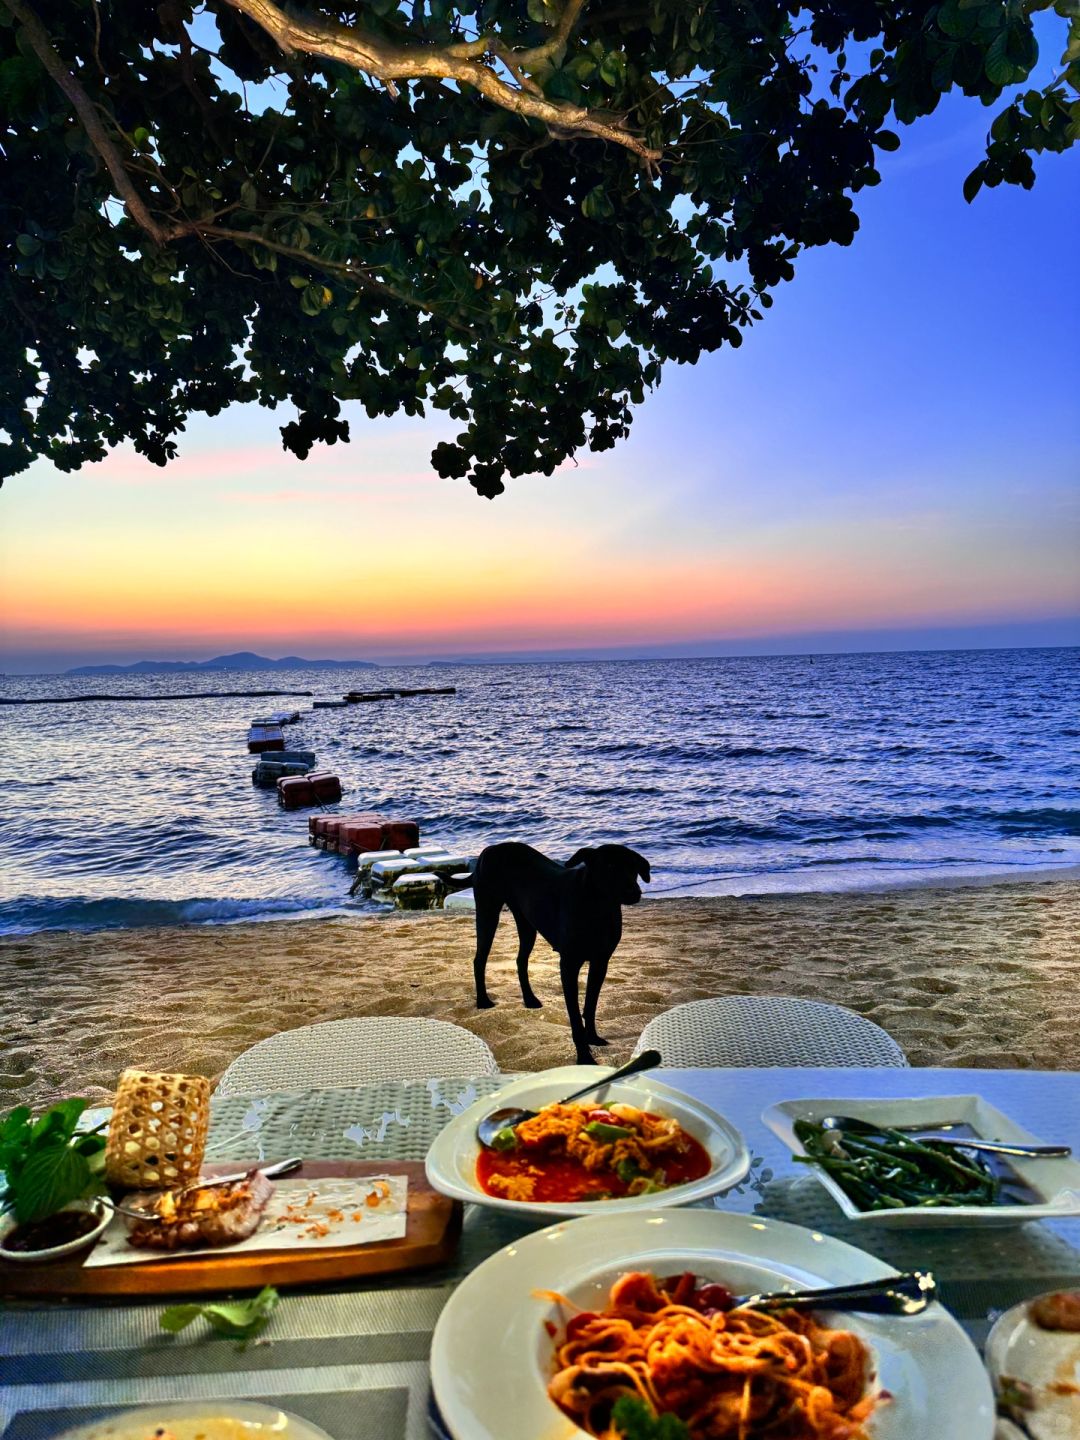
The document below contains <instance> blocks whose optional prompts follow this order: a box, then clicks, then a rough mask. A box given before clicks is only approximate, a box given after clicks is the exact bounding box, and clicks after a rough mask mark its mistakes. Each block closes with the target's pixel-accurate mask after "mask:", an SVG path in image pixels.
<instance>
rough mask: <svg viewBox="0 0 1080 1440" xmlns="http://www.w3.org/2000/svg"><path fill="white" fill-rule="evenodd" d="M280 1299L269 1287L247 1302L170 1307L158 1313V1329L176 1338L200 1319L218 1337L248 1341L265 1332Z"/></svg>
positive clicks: (237, 1301) (272, 1288) (221, 1302)
mask: <svg viewBox="0 0 1080 1440" xmlns="http://www.w3.org/2000/svg"><path fill="white" fill-rule="evenodd" d="M280 1298H281V1297H280V1296H279V1295H278V1292H277V1291H276V1290H275V1289H274V1287H273V1286H272V1285H267V1286H266V1287H265V1288H264V1289H262V1290H260V1291H259V1293H258V1295H254V1296H252V1298H251V1299H250V1300H211V1301H208V1302H207V1303H206V1304H205V1305H190V1304H189V1305H170V1306H169V1307H168V1309H166V1310H163V1311H162V1313H161V1320H160V1324H161V1328H162V1329H163V1330H168V1331H169V1333H170V1334H172V1335H175V1334H176V1333H177V1332H178V1331H180V1330H183V1329H185V1328H186V1327H187V1326H188V1325H190V1324H191V1322H192V1321H193V1320H197V1319H200V1318H201V1319H203V1320H205V1321H206V1322H207V1324H208V1325H210V1326H211V1328H212V1329H214V1330H216V1331H217V1332H218V1334H219V1335H229V1336H232V1337H233V1338H234V1339H236V1340H250V1339H251V1338H252V1336H254V1335H257V1334H258V1333H259V1332H260V1330H263V1329H265V1327H266V1326H267V1324H268V1323H269V1321H270V1316H271V1315H272V1314H273V1313H274V1309H275V1307H276V1305H277V1303H278V1300H279V1299H280Z"/></svg>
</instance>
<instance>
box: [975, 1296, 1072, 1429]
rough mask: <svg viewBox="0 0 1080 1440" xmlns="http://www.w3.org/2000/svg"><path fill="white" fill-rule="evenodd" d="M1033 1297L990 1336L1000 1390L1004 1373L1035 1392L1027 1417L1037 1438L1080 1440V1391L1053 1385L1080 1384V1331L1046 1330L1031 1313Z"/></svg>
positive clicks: (989, 1355) (989, 1359)
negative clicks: (1066, 1391) (1065, 1391)
mask: <svg viewBox="0 0 1080 1440" xmlns="http://www.w3.org/2000/svg"><path fill="white" fill-rule="evenodd" d="M1031 1304H1032V1302H1031V1301H1030V1300H1025V1301H1024V1303H1023V1304H1022V1305H1014V1306H1013V1307H1012V1309H1011V1310H1006V1311H1005V1313H1004V1315H1001V1316H1000V1317H999V1318H998V1320H997V1321H996V1323H995V1325H994V1328H993V1329H992V1330H991V1331H990V1335H989V1337H988V1339H987V1341H986V1364H987V1368H988V1369H989V1371H990V1377H991V1379H992V1380H993V1382H994V1388H995V1389H996V1390H999V1391H1000V1389H1001V1380H1002V1377H1003V1376H1008V1377H1011V1378H1012V1379H1013V1380H1020V1381H1022V1382H1024V1383H1025V1384H1027V1385H1030V1386H1031V1388H1032V1390H1033V1391H1034V1406H1033V1408H1032V1409H1031V1410H1028V1411H1025V1412H1024V1422H1025V1424H1026V1425H1027V1427H1028V1432H1029V1433H1030V1434H1031V1435H1033V1436H1034V1437H1035V1440H1077V1436H1080V1390H1078V1391H1077V1392H1076V1393H1074V1394H1072V1395H1069V1394H1061V1393H1060V1392H1058V1391H1055V1389H1054V1388H1053V1387H1055V1386H1058V1385H1062V1386H1066V1387H1068V1386H1070V1385H1072V1386H1080V1334H1077V1333H1076V1332H1075V1331H1072V1332H1070V1331H1067V1330H1044V1329H1043V1328H1042V1327H1041V1326H1040V1325H1036V1323H1035V1321H1034V1320H1032V1319H1030V1318H1029V1315H1028V1310H1029V1307H1030V1306H1031Z"/></svg>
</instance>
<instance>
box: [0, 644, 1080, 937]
mask: <svg viewBox="0 0 1080 1440" xmlns="http://www.w3.org/2000/svg"><path fill="white" fill-rule="evenodd" d="M395 685H400V686H406V687H408V686H414V687H415V686H420V685H453V686H456V687H457V689H456V694H453V695H443V696H434V695H432V696H415V697H407V698H399V699H395V700H393V701H389V702H384V703H379V704H362V705H353V706H350V707H349V708H348V709H329V710H323V709H320V710H313V709H312V705H311V701H312V698H320V697H321V698H332V697H334V696H340V695H341V694H342V693H343V692H344V691H347V690H350V689H359V690H363V689H375V688H383V687H391V686H395ZM275 688H276V689H281V690H289V691H293V692H301V691H307V692H310V694H306V695H305V694H301V693H293V694H289V695H281V696H278V697H267V698H244V697H239V698H231V699H215V698H205V699H184V700H170V699H168V697H169V696H170V695H177V694H180V693H186V692H191V691H210V690H250V689H275ZM102 692H108V693H110V694H125V695H139V696H142V697H145V699H144V701H143V703H126V702H115V701H113V702H110V701H88V702H86V703H78V704H60V705H54V704H48V705H10V706H9V705H4V706H0V732H2V733H0V783H2V787H3V788H2V795H3V807H2V808H3V813H2V818H0V931H3V932H6V933H16V934H18V933H27V932H32V931H36V930H57V929H60V930H80V929H100V928H108V927H130V926H146V925H150V926H166V925H175V924H181V923H205V924H222V923H230V922H237V921H242V920H269V919H276V918H282V917H289V916H301V915H313V914H335V913H348V912H349V911H351V910H353V909H355V908H362V905H363V902H352V901H350V900H349V898H348V889H349V884H350V878H351V877H350V875H349V873H348V870H347V868H346V862H345V861H344V860H343V859H341V858H339V857H334V856H330V855H327V854H325V853H324V852H322V851H318V850H315V849H313V848H311V847H310V846H309V844H308V840H307V832H308V813H309V812H306V811H295V812H286V811H283V810H281V809H280V808H279V807H278V805H277V802H276V798H275V795H274V792H273V791H268V790H261V789H256V788H255V787H254V786H253V784H252V781H251V770H252V766H253V764H254V760H253V758H252V757H251V756H250V755H249V754H248V751H247V744H246V739H247V729H248V725H249V723H250V721H251V720H252V719H255V718H258V717H259V716H261V715H263V714H265V713H267V712H268V711H271V710H275V709H291V708H294V707H295V708H298V709H300V711H301V712H302V713H301V720H300V723H299V724H297V725H293V726H291V727H289V728H288V729H287V731H286V738H287V743H288V745H289V746H290V748H303V749H310V750H314V751H315V752H316V754H317V756H318V762H319V767H320V768H321V769H327V770H332V771H334V772H336V773H337V774H338V775H339V776H340V777H341V781H342V784H343V786H344V789H345V798H344V800H343V802H342V804H341V806H340V807H334V808H338V809H341V810H343V811H364V810H376V811H380V812H383V813H385V814H387V815H391V816H400V817H406V818H413V819H416V820H417V821H419V823H420V827H421V833H422V838H423V839H424V841H425V842H427V841H430V842H443V843H445V844H446V845H447V846H448V847H450V848H451V849H453V850H454V851H455V852H461V853H465V854H468V855H475V854H477V853H478V852H479V851H480V850H481V849H482V848H483V847H484V846H485V845H490V844H493V843H495V842H496V841H501V840H511V839H513V840H522V841H526V842H527V843H529V844H531V845H535V846H537V847H539V848H540V849H541V850H544V851H545V852H547V853H548V854H550V855H552V856H554V857H556V858H562V859H566V858H568V857H569V855H570V854H571V853H572V852H573V851H574V850H576V849H577V848H578V847H580V846H583V845H593V844H600V843H603V842H609V841H610V842H619V843H622V844H627V845H630V846H632V847H633V848H634V849H636V850H638V851H639V852H640V853H641V854H643V855H644V856H646V857H647V859H648V860H649V861H650V863H651V865H652V883H651V884H650V885H649V886H648V887H647V891H646V893H647V894H648V895H650V896H673V895H736V894H765V893H776V892H805V891H823V890H847V889H859V888H881V887H890V886H894V885H902V884H940V883H952V882H954V881H969V880H979V879H991V878H994V877H1011V878H1024V877H1029V878H1030V877H1033V876H1037V875H1038V876H1041V875H1043V874H1045V873H1053V872H1057V871H1062V872H1064V871H1067V870H1068V869H1070V867H1075V866H1077V865H1078V864H1080V649H1033V650H987V651H953V652H920V653H909V654H897V653H890V654H861V655H808V656H782V657H768V658H742V657H740V658H732V659H712V660H709V659H703V660H648V661H617V662H595V663H591V662H581V663H559V664H539V663H536V664H513V665H501V664H499V665H497V664H484V665H438V666H417V667H389V666H387V667H379V668H378V669H374V670H370V669H362V670H361V669H358V670H355V671H351V670H345V671H331V670H324V669H312V670H299V671H290V672H282V671H277V670H269V671H262V672H253V671H243V672H236V671H234V672H225V671H222V672H214V673H186V674H184V673H182V674H168V675H160V676H157V675H150V676H147V675H139V676H132V675H121V676H116V675H109V676H100V675H98V676H80V677H74V676H57V675H37V676H8V677H5V678H4V679H3V680H2V681H0V696H3V697H5V698H9V699H33V698H39V697H44V696H55V695H64V696H71V697H79V696H85V695H90V694H100V693H102Z"/></svg>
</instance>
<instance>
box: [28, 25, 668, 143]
mask: <svg viewBox="0 0 1080 1440" xmlns="http://www.w3.org/2000/svg"><path fill="white" fill-rule="evenodd" d="M3 3H5V4H7V3H11V0H3ZM14 3H18V0H14ZM224 3H225V4H226V5H229V6H231V7H232V9H234V10H239V11H240V12H241V13H242V14H244V15H246V16H247V17H248V19H249V20H254V22H255V24H256V25H258V26H259V27H260V28H261V29H263V30H265V31H266V33H267V34H268V35H270V36H271V37H272V38H273V39H274V40H276V41H277V44H278V45H279V46H280V48H281V50H282V51H283V52H284V53H285V54H286V55H288V54H293V53H295V52H297V51H300V52H302V53H304V54H307V55H317V56H319V57H320V58H322V59H324V60H336V61H338V62H339V63H340V64H343V65H348V66H349V67H350V68H351V69H353V70H361V71H363V73H364V74H365V75H370V76H371V77H372V78H373V79H375V80H382V81H384V82H391V81H394V80H454V81H456V82H457V83H458V84H460V85H471V86H472V87H473V89H475V90H478V91H479V92H480V93H481V94H482V95H483V96H485V98H486V99H488V100H490V101H491V102H492V104H494V105H498V106H499V107H500V108H501V109H503V110H509V111H510V112H511V113H513V114H515V115H524V116H526V117H528V118H529V119H531V120H539V121H541V122H542V123H543V124H545V125H548V126H550V127H551V128H552V129H553V130H555V131H556V132H559V131H561V132H563V133H566V134H575V135H590V136H592V137H594V138H595V139H598V140H608V141H610V142H611V143H612V144H613V145H621V146H622V147H623V148H624V149H626V150H630V151H631V152H632V153H633V154H635V155H637V156H639V157H640V158H641V159H642V160H644V161H645V162H646V164H648V165H649V166H654V165H656V164H658V163H659V161H660V160H662V159H663V152H662V151H660V150H653V149H650V147H649V146H647V145H646V144H645V142H644V141H643V140H642V139H641V138H640V137H639V136H637V135H635V134H633V133H632V132H631V131H630V130H628V129H627V128H626V125H625V122H624V121H622V120H620V119H611V118H604V116H602V115H601V114H600V113H599V112H597V111H595V110H589V109H587V108H586V107H585V106H584V105H571V104H569V103H568V102H566V101H563V100H549V99H546V98H545V97H544V96H543V95H539V94H536V93H534V92H533V91H527V90H525V89H521V90H516V89H514V87H513V86H512V85H508V84H506V82H505V81H504V80H501V79H500V78H499V77H498V75H496V74H495V72H494V71H493V70H492V69H491V68H490V66H489V65H488V64H486V63H485V55H486V54H492V55H493V56H495V57H497V58H500V59H505V58H506V56H507V55H509V56H510V58H511V59H512V60H513V61H514V64H515V65H517V66H519V67H520V65H521V64H522V60H523V58H524V59H525V60H528V59H529V58H530V57H538V58H540V59H543V58H547V57H548V55H549V54H550V53H554V51H555V50H557V49H558V48H559V46H560V44H565V41H566V36H567V35H569V32H570V29H571V28H572V26H573V24H574V22H575V21H576V19H577V17H578V15H579V14H580V12H581V10H582V8H583V6H584V4H585V0H570V3H569V4H568V5H567V7H566V10H565V11H564V12H563V15H562V18H561V19H560V22H559V26H558V28H557V30H556V31H555V33H554V34H553V36H552V38H551V40H550V41H548V42H547V43H546V44H545V45H542V46H538V47H537V48H536V49H534V50H523V51H516V50H504V49H503V47H501V46H495V45H493V42H492V41H491V40H489V39H486V38H485V39H484V40H483V41H482V42H481V41H479V40H478V41H471V42H469V43H468V44H467V45H458V46H454V45H451V46H446V47H439V46H421V45H395V44H393V43H391V42H390V41H388V40H384V39H382V38H381V37H379V36H376V35H370V34H368V33H367V32H366V31H364V30H360V29H358V28H356V27H353V26H347V25H341V24H339V23H338V22H337V21H336V20H328V19H326V18H325V17H324V16H318V15H311V14H300V13H297V14H295V15H288V14H286V13H285V11H284V10H282V9H281V8H280V6H279V5H277V4H276V3H275V0H224ZM560 37H561V38H560ZM477 51H480V53H479V54H477ZM455 52H458V53H455ZM460 52H464V53H460Z"/></svg>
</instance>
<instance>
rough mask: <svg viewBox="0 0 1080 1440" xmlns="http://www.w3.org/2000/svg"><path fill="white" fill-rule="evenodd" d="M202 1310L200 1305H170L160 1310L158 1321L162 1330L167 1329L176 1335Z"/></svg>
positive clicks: (197, 1316)
mask: <svg viewBox="0 0 1080 1440" xmlns="http://www.w3.org/2000/svg"><path fill="white" fill-rule="evenodd" d="M202 1312H203V1307H202V1306H201V1305H196V1304H187V1305H170V1306H169V1307H168V1309H167V1310H163V1311H162V1312H161V1319H160V1321H159V1322H158V1323H159V1324H160V1326H161V1328H162V1330H168V1332H169V1334H170V1335H176V1334H178V1333H179V1332H180V1331H181V1330H185V1329H186V1328H187V1327H188V1326H189V1325H190V1324H191V1322H192V1321H193V1320H197V1319H198V1318H199V1316H200V1315H201V1314H202Z"/></svg>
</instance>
